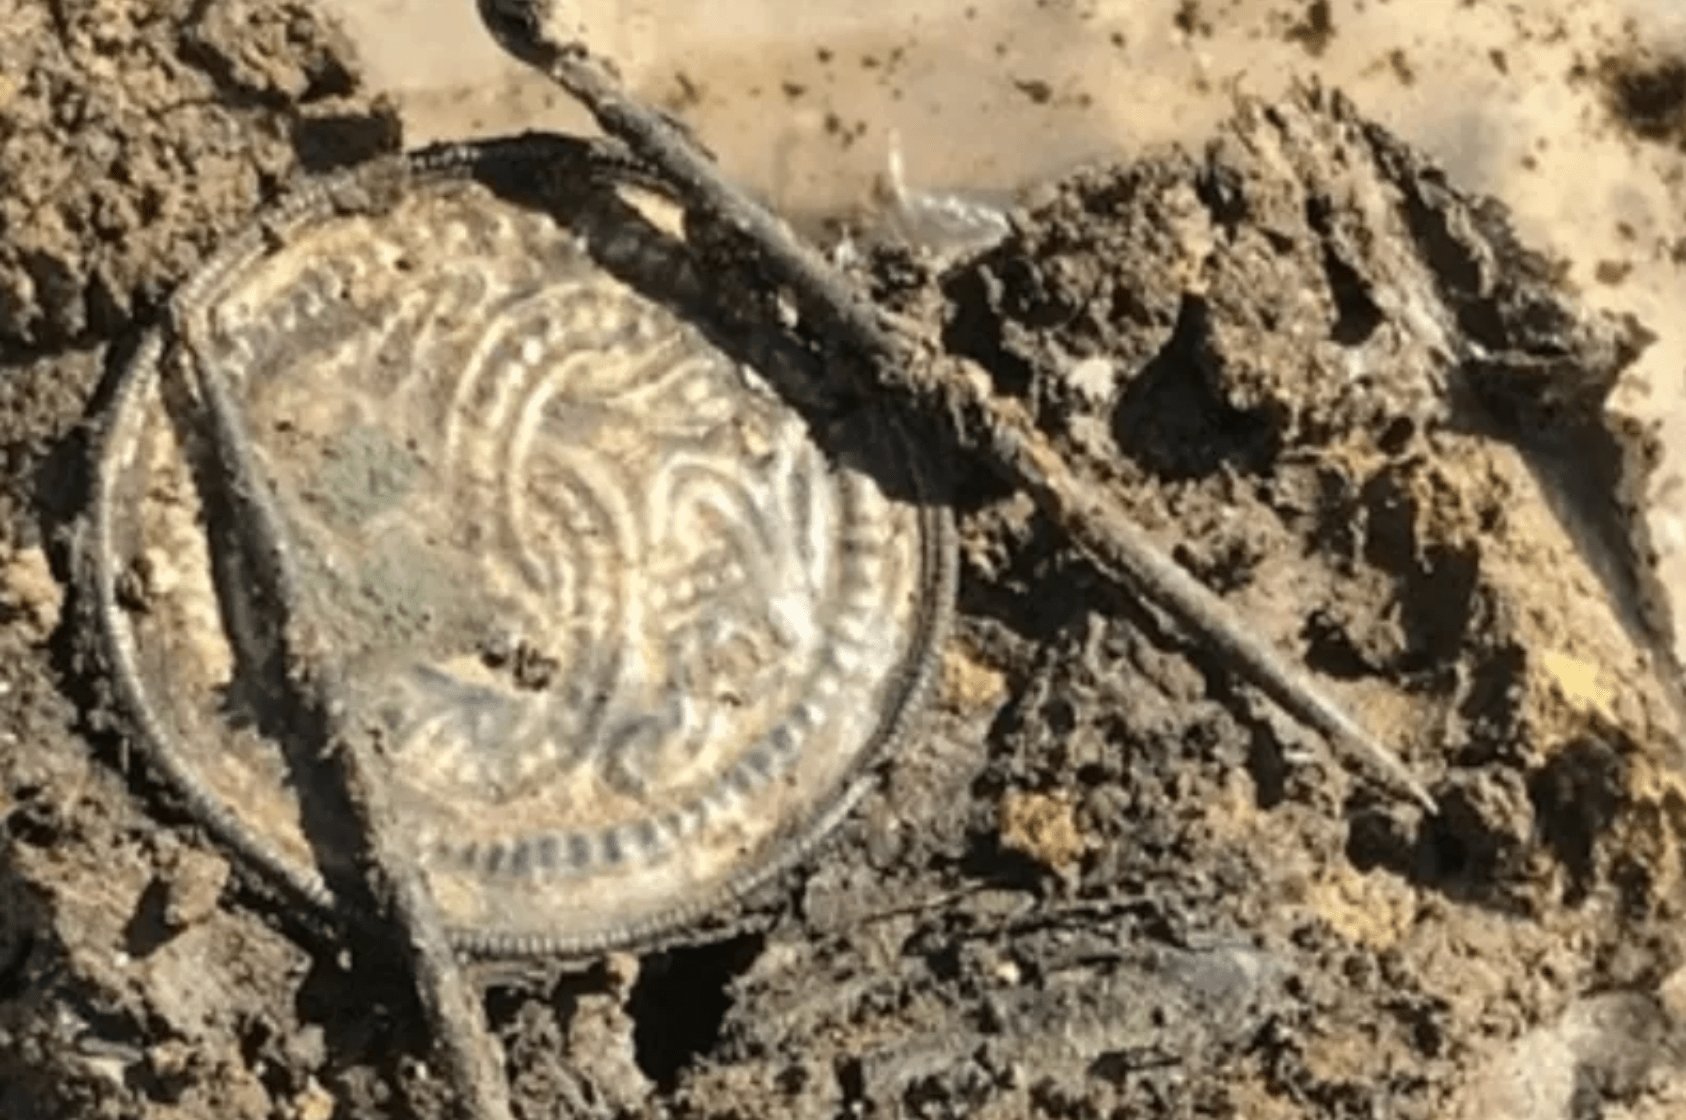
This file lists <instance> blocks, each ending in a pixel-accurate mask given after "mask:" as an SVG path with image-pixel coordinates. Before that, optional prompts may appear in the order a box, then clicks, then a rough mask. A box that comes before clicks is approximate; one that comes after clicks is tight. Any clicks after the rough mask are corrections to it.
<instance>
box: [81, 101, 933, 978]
mask: <svg viewBox="0 0 1686 1120" xmlns="http://www.w3.org/2000/svg"><path fill="white" fill-rule="evenodd" d="M564 152H571V153H572V154H574V155H576V156H581V155H585V156H589V149H587V148H583V147H582V146H581V145H580V142H579V141H577V140H576V139H575V138H572V137H566V136H561V135H558V134H550V133H539V132H532V133H526V134H522V135H519V136H512V137H500V138H494V139H490V140H485V141H474V142H465V143H452V144H445V145H438V146H434V147H429V148H424V149H421V150H418V151H416V152H411V153H405V154H403V155H400V156H395V157H390V158H388V159H383V160H381V161H379V162H378V163H377V164H375V165H372V166H371V165H365V166H364V167H360V168H354V169H351V170H349V171H344V172H340V173H337V174H334V175H330V176H327V177H324V178H322V179H320V180H316V181H311V182H308V183H306V184H305V185H303V186H302V187H300V188H297V190H296V193H294V194H293V195H291V196H290V197H288V198H286V199H285V200H284V201H282V202H281V203H280V204H279V205H277V206H274V207H272V208H270V209H268V210H266V211H260V212H259V213H258V214H257V215H255V216H254V217H253V218H252V219H250V220H249V221H248V223H247V224H246V225H245V226H244V227H243V228H242V229H241V230H240V231H239V232H237V233H236V234H235V235H234V237H233V238H232V239H231V240H229V241H227V242H225V243H224V244H223V245H222V247H220V248H219V249H217V250H216V251H215V252H214V253H213V254H212V255H211V256H210V257H209V258H208V259H207V260H206V261H204V262H203V263H202V264H201V265H200V266H199V268H198V269H197V270H196V271H195V272H194V273H193V274H192V275H191V276H190V277H189V278H188V279H187V280H185V281H184V282H183V283H182V285H181V286H180V287H179V288H178V289H177V291H176V293H175V294H174V295H173V296H172V298H171V300H170V301H169V304H168V305H167V312H166V316H165V320H166V321H165V322H164V323H162V324H160V325H158V326H155V327H152V328H151V329H149V330H148V332H147V334H146V336H145V338H144V340H143V341H142V343H141V345H140V346H138V347H137V348H136V350H135V352H134V354H133V355H132V356H131V357H130V359H129V361H128V363H127V366H126V368H125V369H124V370H123V371H122V372H121V373H120V374H119V375H118V383H117V385H116V387H115V388H114V390H113V393H112V396H111V399H110V401H109V402H107V405H106V409H105V420H104V422H103V424H101V425H100V427H99V430H98V431H97V433H96V435H95V438H94V441H93V443H94V448H95V451H94V460H93V467H94V469H93V477H94V487H93V501H92V510H91V512H92V518H91V520H92V524H91V528H90V540H89V543H90V552H89V560H88V568H89V569H91V570H90V571H88V572H87V573H86V574H85V576H84V579H85V580H86V581H87V582H89V583H91V585H92V600H93V622H94V625H95V629H96V631H97V634H96V636H97V639H98V640H99V641H100V643H101V644H102V646H103V649H104V653H105V654H106V656H107V657H108V658H109V660H110V665H109V669H108V676H109V677H110V678H111V679H112V682H113V684H114V686H115V689H116V693H117V698H118V701H119V703H120V705H121V706H122V708H123V709H124V714H125V715H126V716H127V717H128V719H129V720H130V721H131V727H130V728H129V729H127V731H128V733H129V734H130V737H132V738H136V739H138V740H139V741H140V745H141V750H142V751H143V753H144V755H145V756H146V758H147V759H148V760H149V761H150V763H151V764H152V765H153V766H154V767H156V768H157V770H158V771H159V773H160V774H161V775H162V777H163V778H164V779H165V781H166V782H167V783H168V784H169V786H170V787H171V789H172V790H173V791H174V792H175V793H176V794H177V795H178V796H179V797H181V798H182V799H183V801H184V802H185V803H186V807H187V809H188V812H189V814H190V815H191V816H192V817H193V818H194V819H195V820H196V821H197V822H199V823H200V824H201V825H203V826H204V827H205V828H206V829H207V831H208V832H209V833H210V834H211V835H212V836H213V837H214V838H215V839H217V840H218V841H220V842H221V843H223V844H224V845H226V846H227V847H228V848H229V849H231V850H232V851H233V852H234V853H235V855H237V856H238V857H239V858H240V859H241V860H242V861H244V862H245V863H246V864H247V865H248V866H250V867H252V868H254V869H255V870H257V871H258V872H259V874H260V875H261V876H262V877H263V879H264V880H265V881H266V882H269V883H271V884H272V885H274V886H278V887H280V888H281V889H282V890H283V891H284V892H285V893H286V894H287V895H288V896H290V897H292V898H294V899H296V900H298V901H300V902H303V903H304V904H306V905H307V906H309V907H311V908H313V909H314V910H316V911H317V912H318V916H319V917H323V918H326V919H329V920H330V921H331V920H333V919H334V918H335V917H336V915H341V916H345V917H348V918H350V919H352V920H354V921H360V920H365V919H366V918H367V915H366V914H364V913H362V912H361V910H360V909H358V908H356V907H355V904H353V903H351V902H350V901H349V900H339V899H336V898H335V897H334V896H333V895H332V894H331V893H330V892H329V890H328V889H327V886H326V884H325V883H324V882H323V881H322V879H321V877H320V875H317V874H314V873H311V874H300V873H299V871H298V869H297V867H295V866H294V864H293V863H292V861H289V860H287V859H284V858H282V857H280V856H279V855H278V854H277V853H276V852H275V851H274V850H273V848H272V846H271V845H270V844H268V843H267V842H266V841H265V840H264V838H263V837H262V836H261V834H259V833H258V832H257V831H256V830H254V829H252V828H251V827H249V826H248V825H246V824H245V823H244V822H243V821H241V820H240V819H239V817H238V816H236V815H235V814H233V813H231V812H229V811H228V810H227V809H226V808H225V803H224V799H223V798H222V797H220V796H219V795H218V794H217V793H215V792H214V791H213V790H211V789H210V788H209V787H208V786H206V785H205V783H204V782H203V781H201V780H200V779H199V778H198V777H197V775H196V774H195V773H194V771H193V769H192V768H191V767H188V766H186V765H184V764H183V762H182V759H183V757H184V756H185V754H186V752H185V751H184V750H183V749H182V748H181V745H180V743H179V742H178V736H176V735H175V733H174V732H173V731H172V730H171V729H170V728H169V727H168V726H167V725H166V724H165V722H164V721H163V720H161V719H160V718H159V717H158V715H157V714H156V713H155V711H154V710H153V707H152V704H151V703H150V701H149V700H148V699H147V690H146V687H145V685H144V683H143V680H142V676H141V673H140V671H139V667H138V665H137V664H136V658H135V656H134V653H135V650H134V649H133V646H132V642H131V640H130V638H128V637H126V636H125V630H127V629H129V627H128V626H127V624H126V623H125V621H124V608H123V607H122V605H121V604H120V603H119V602H118V598H119V597H118V592H117V582H118V579H119V571H118V567H117V564H116V557H115V547H114V543H115V542H114V540H113V536H114V529H113V514H114V512H115V504H116V497H115V495H116V489H117V486H118V484H119V482H120V480H121V475H122V472H121V471H119V470H117V469H116V464H117V463H118V462H119V461H120V460H121V459H123V457H124V455H125V453H126V451H127V450H128V448H127V447H126V446H125V444H126V442H127V441H129V440H132V439H133V438H136V436H137V434H138V432H137V429H138V428H139V426H140V424H141V423H142V421H143V420H144V418H145V416H146V413H145V412H143V411H141V406H140V403H139V401H140V398H141V397H143V396H144V395H146V394H147V393H148V392H149V391H150V390H151V389H152V388H153V387H154V386H155V385H157V384H158V382H159V380H160V378H161V374H162V370H161V365H162V362H163V359H164V357H165V351H166V339H167V337H168V335H169V333H170V325H169V324H170V322H172V321H178V320H179V319H180V318H181V317H184V316H187V315H191V314H193V313H194V311H195V309H196V304H197V303H198V301H200V300H202V299H203V298H204V296H205V295H206V294H207V293H208V292H210V291H211V290H212V289H213V288H214V287H215V286H216V285H217V284H218V283H219V282H221V281H222V280H224V279H226V278H227V277H228V276H230V275H231V274H233V273H235V272H237V271H238V270H240V269H241V268H243V267H245V266H247V265H249V264H250V263H251V262H252V261H254V260H255V259H257V258H258V257H260V256H262V255H263V254H264V253H265V252H267V251H269V249H270V246H272V245H273V244H274V242H275V240H276V238H277V236H278V235H284V234H285V233H287V232H289V231H291V230H296V229H298V228H301V227H303V226H305V225H307V224H309V223H311V222H314V221H317V220H319V219H322V218H324V217H327V216H329V215H332V214H335V213H337V212H339V211H340V210H341V209H342V206H341V205H340V204H339V203H338V202H337V201H336V195H337V194H338V193H339V192H343V191H346V190H348V189H351V188H355V187H356V186H357V185H358V184H359V183H362V182H365V181H367V180H368V179H369V178H370V177H372V176H377V175H379V174H381V173H383V172H385V173H388V174H390V173H391V172H392V171H393V170H395V169H396V170H398V171H399V172H400V173H402V174H404V175H406V176H407V177H408V180H409V181H408V182H407V183H405V184H404V188H405V190H406V191H408V190H410V189H413V188H414V187H416V186H426V185H431V184H433V183H439V182H448V181H450V180H452V179H461V178H466V177H469V176H471V175H472V174H473V172H474V171H476V170H477V169H480V168H484V167H487V166H491V165H496V164H502V163H513V162H529V161H536V160H542V159H545V158H550V159H555V158H557V157H558V156H561V155H563V154H564ZM609 170H610V171H611V172H613V171H614V170H616V165H614V164H612V163H611V164H610V165H609ZM887 422H888V423H889V425H890V426H891V427H892V428H893V429H894V431H895V443H896V445H897V447H898V449H899V450H901V451H903V452H904V453H906V454H907V456H908V459H907V461H908V463H909V464H910V465H911V469H910V470H909V472H908V473H909V474H910V475H911V476H912V478H913V489H914V492H915V501H916V502H917V503H918V505H917V509H916V518H917V522H918V526H919V530H918V531H919V533H920V538H921V539H920V543H919V549H918V552H919V564H920V568H921V571H920V573H919V576H918V584H919V591H918V595H919V600H920V601H919V603H918V607H917V612H916V615H917V617H916V619H915V622H914V626H913V627H912V628H911V629H910V633H912V634H913V635H914V640H913V641H912V642H911V643H910V645H909V657H908V658H904V661H903V664H902V666H901V667H900V668H899V670H898V672H897V674H896V675H897V676H898V677H899V678H900V680H899V681H898V682H897V684H896V686H895V688H894V691H893V692H892V694H891V696H890V698H889V699H888V700H886V701H885V702H884V703H883V704H882V705H881V706H880V707H881V711H880V720H879V724H878V726H877V727H876V728H875V729H874V731H873V733H872V734H871V735H870V736H869V737H868V739H867V742H866V744H865V745H864V746H863V747H862V748H861V751H860V757H859V758H858V759H857V760H856V761H855V763H854V766H853V768H854V769H855V771H856V773H857V777H855V778H854V779H852V780H849V781H846V782H844V783H842V784H841V785H840V787H839V788H838V791H837V793H836V794H835V795H834V796H833V797H831V798H829V799H826V800H825V801H822V803H821V805H820V807H819V808H818V810H817V811H814V812H811V813H809V814H808V815H807V820H806V824H801V825H799V826H798V834H797V835H796V836H794V837H793V838H791V839H789V840H788V841H787V842H786V843H785V844H784V847H783V850H782V851H774V852H772V853H770V854H769V855H768V857H767V858H765V859H764V860H763V861H761V862H759V863H758V864H757V865H755V866H752V867H748V868H745V869H744V870H743V871H742V872H741V873H739V874H738V875H735V876H729V877H728V878H727V880H726V882H724V883H723V884H721V885H720V886H718V887H715V888H713V889H712V890H709V891H707V892H705V893H704V895H703V896H702V897H699V898H696V899H692V900H689V901H686V902H681V903H678V904H676V905H675V906H673V907H671V908H669V909H666V910H663V911H659V912H657V913H656V914H654V915H651V916H650V917H647V918H644V919H642V920H640V921H638V922H635V923H631V924H630V925H628V926H624V927H621V928H618V929H614V930H611V931H607V932H602V933H597V934H591V935H583V936H572V937H569V936H561V935H551V936H546V935H528V934H511V933H498V932H492V931H484V930H474V929H460V928H452V929H449V930H448V931H447V932H448V936H449V937H450V940H451V942H452V944H453V945H454V946H455V947H456V948H457V949H459V950H460V951H462V952H465V953H468V954H471V955H473V956H478V957H507V958H521V957H527V958H533V957H564V956H570V955H585V954H590V953H596V952H601V951H606V950H609V949H615V948H636V947H638V946H639V945H642V944H647V943H649V942H651V941H654V940H656V939H658V938H661V937H663V936H664V935H667V934H670V933H673V932H674V931H676V930H678V929H680V928H681V927H683V926H685V925H688V924H690V923H692V922H695V921H698V920H700V919H701V918H703V917H705V916H707V915H708V914H709V913H710V912H712V911H715V910H718V909H719V908H721V907H722V906H725V905H728V904H730V903H731V902H733V901H735V900H738V899H741V898H742V897H744V896H745V895H747V894H749V893H751V892H753V891H755V890H756V889H758V888H760V887H762V886H764V885H765V884H767V883H768V882H770V881H772V880H774V879H776V878H778V877H779V876H782V875H784V874H786V873H787V872H789V871H791V870H792V869H793V868H794V867H795V866H797V865H798V864H800V863H801V862H802V861H803V860H805V859H807V858H808V857H809V856H811V855H812V854H813V853H814V851H815V850H817V849H818V848H819V847H820V846H822V844H823V843H824V841H825V840H826V839H827V838H828V836H830V835H831V834H832V833H833V832H834V831H835V829H836V827H837V826H838V824H839V823H840V822H841V821H842V819H843V818H844V817H845V816H846V815H847V814H848V813H849V811H850V810H852V809H853V808H854V806H855V805H856V804H857V803H858V802H859V801H860V799H861V798H862V797H863V796H864V795H865V794H866V792H867V790H868V789H869V788H870V785H871V780H870V778H869V777H868V776H867V771H869V770H870V769H871V768H873V767H874V766H876V765H878V764H879V763H880V762H881V761H882V760H883V759H884V758H886V757H888V756H889V755H890V754H892V753H894V752H895V750H896V749H897V748H898V747H899V746H900V745H901V744H902V743H903V742H904V741H905V739H906V736H907V735H908V733H909V731H910V729H911V727H912V725H913V723H914V721H915V720H916V719H917V717H918V716H919V715H920V714H921V713H922V712H923V710H924V709H925V707H926V702H927V699H928V695H929V693H930V691H931V689H932V687H933V684H934V681H935V676H936V667H937V664H938V662H939V660H940V656H941V651H942V648H943V646H944V644H945V642H946V640H947V637H948V633H949V630H950V626H951V623H952V621H953V613H954V597H955V591H956V584H957V581H958V562H957V545H956V539H957V538H956V530H955V526H954V520H953V516H952V514H951V512H950V511H949V509H948V507H947V505H946V504H945V503H944V502H943V497H944V495H943V494H942V493H941V492H940V487H938V486H937V485H936V484H935V482H934V480H933V479H932V477H931V476H930V474H929V473H928V472H927V471H926V470H924V469H922V468H921V464H920V462H919V455H920V452H919V450H918V449H917V447H916V445H915V444H914V442H913V441H912V440H911V439H909V438H908V436H907V434H906V433H905V431H904V430H903V425H902V424H901V423H900V422H899V421H897V420H895V418H894V417H888V418H887ZM774 843H775V844H776V840H775V841H774Z"/></svg>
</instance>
